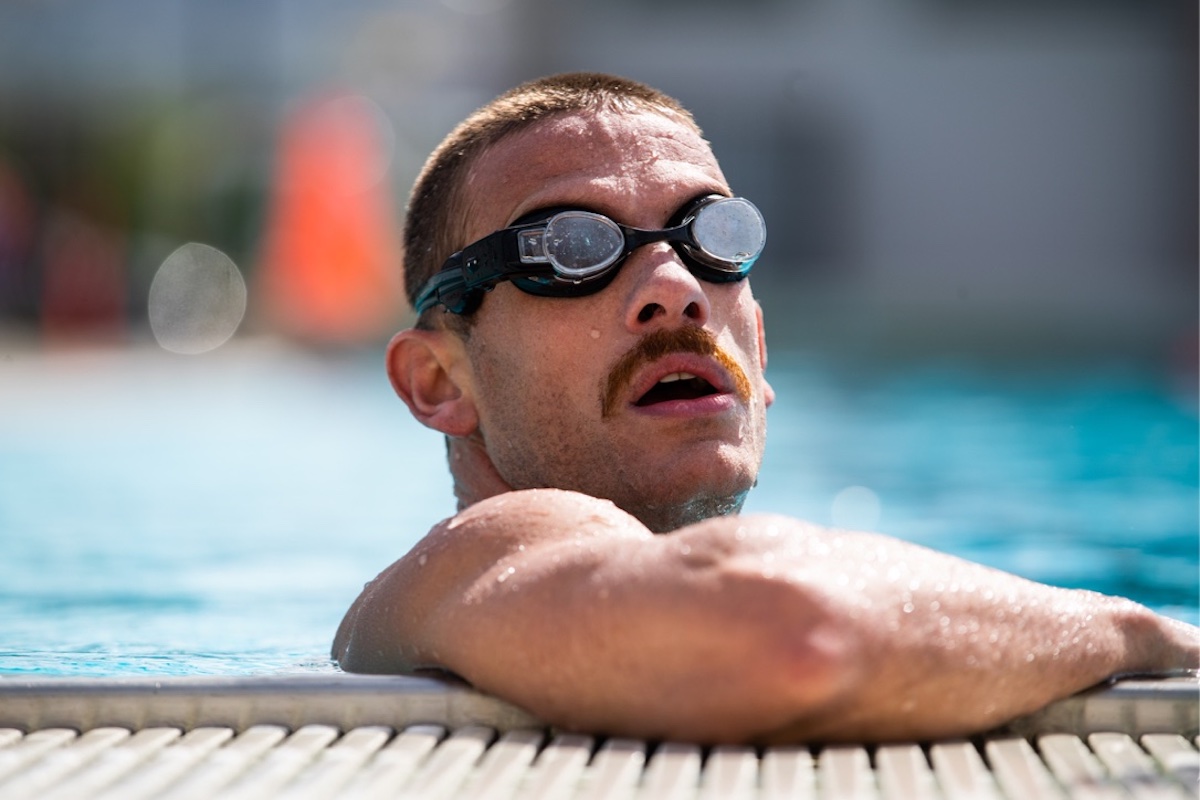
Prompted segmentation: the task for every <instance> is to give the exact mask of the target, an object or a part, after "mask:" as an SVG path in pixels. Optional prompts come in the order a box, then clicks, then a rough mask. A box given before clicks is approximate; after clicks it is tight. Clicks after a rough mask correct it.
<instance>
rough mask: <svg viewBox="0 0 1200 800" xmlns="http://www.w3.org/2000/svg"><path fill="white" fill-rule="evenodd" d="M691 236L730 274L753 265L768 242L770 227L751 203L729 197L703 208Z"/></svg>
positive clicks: (696, 219)
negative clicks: (726, 267) (726, 268)
mask: <svg viewBox="0 0 1200 800" xmlns="http://www.w3.org/2000/svg"><path fill="white" fill-rule="evenodd" d="M692 237H693V238H694V240H695V242H696V244H697V245H698V246H699V248H700V249H701V250H702V251H703V252H704V253H705V255H707V256H709V257H710V258H712V259H713V260H715V261H717V262H721V263H722V264H723V265H724V264H727V265H729V266H728V268H729V270H730V271H731V272H736V271H738V270H740V269H741V268H742V267H743V266H744V265H745V264H747V263H749V264H753V263H754V261H755V259H757V258H758V256H759V255H760V254H761V253H762V250H763V246H764V245H766V243H767V224H766V221H765V220H764V219H763V216H762V214H761V213H759V210H758V209H757V208H755V206H754V204H753V203H751V202H750V201H749V200H744V199H742V198H740V197H730V198H727V199H724V200H718V201H716V202H714V203H710V204H708V205H706V206H703V207H702V208H701V209H700V210H699V211H698V212H697V213H696V218H695V219H694V220H693V221H692Z"/></svg>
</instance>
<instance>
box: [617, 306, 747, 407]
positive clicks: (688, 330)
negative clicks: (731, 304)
mask: <svg viewBox="0 0 1200 800" xmlns="http://www.w3.org/2000/svg"><path fill="white" fill-rule="evenodd" d="M671 353H694V354H695V355H700V356H708V357H711V358H713V359H715V360H716V362H717V363H718V364H720V365H721V366H722V367H724V368H725V371H726V372H728V373H729V375H730V377H731V378H732V379H733V389H734V392H735V393H736V394H737V396H738V398H739V399H740V400H741V401H742V402H743V403H748V402H750V379H749V378H748V377H747V376H746V370H744V369H742V366H741V364H738V363H737V361H735V360H734V358H733V356H731V355H730V354H729V353H728V352H726V351H725V350H724V349H723V348H722V347H721V345H719V344H718V343H717V337H716V336H713V335H712V334H711V333H710V332H708V331H707V330H705V329H704V328H697V327H694V326H690V325H689V326H687V327H684V328H672V329H664V330H657V331H654V332H653V333H649V334H647V335H646V336H644V337H642V339H641V340H640V341H639V342H638V343H637V344H636V345H634V346H633V348H632V349H630V351H629V352H628V353H626V354H625V355H623V356H621V358H620V360H618V361H617V363H616V364H614V365H613V368H612V369H611V370H609V373H608V378H607V379H606V380H605V381H604V392H603V396H602V404H601V416H602V417H604V418H607V417H610V416H612V415H613V414H614V413H616V410H617V406H618V405H619V403H620V397H621V394H622V391H623V390H624V389H625V387H626V386H628V385H629V383H630V381H632V380H633V376H634V374H635V373H636V372H637V371H638V370H639V369H641V367H642V366H643V365H645V364H649V363H651V362H653V361H657V360H658V359H660V358H662V357H663V356H666V355H669V354H671Z"/></svg>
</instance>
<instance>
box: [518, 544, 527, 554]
mask: <svg viewBox="0 0 1200 800" xmlns="http://www.w3.org/2000/svg"><path fill="white" fill-rule="evenodd" d="M517 550H519V551H520V552H522V553H523V552H525V545H523V544H519V545H517Z"/></svg>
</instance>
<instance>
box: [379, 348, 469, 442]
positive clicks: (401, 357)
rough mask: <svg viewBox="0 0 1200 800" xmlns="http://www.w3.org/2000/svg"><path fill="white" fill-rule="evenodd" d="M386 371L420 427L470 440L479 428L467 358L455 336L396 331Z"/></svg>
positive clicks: (388, 354) (389, 349) (388, 349)
mask: <svg viewBox="0 0 1200 800" xmlns="http://www.w3.org/2000/svg"><path fill="white" fill-rule="evenodd" d="M387 373H388V378H389V379H390V380H391V382H392V388H393V389H395V390H396V394H398V395H400V399H401V400H403V401H404V404H405V405H407V406H408V410H409V411H411V412H412V415H413V416H414V417H416V418H417V421H418V422H420V423H421V424H422V425H425V426H426V427H429V428H433V429H434V430H436V431H441V432H442V433H444V434H446V435H448V436H470V435H471V434H472V433H474V432H475V431H476V430H477V429H478V427H479V414H478V412H477V410H476V408H475V401H474V398H473V395H472V393H471V387H470V384H469V373H467V371H466V354H465V353H464V352H463V347H462V341H461V340H460V339H459V338H458V337H457V336H455V335H454V334H453V333H451V332H449V331H445V330H435V331H427V330H417V329H416V328H410V329H409V330H406V331H401V332H400V333H397V334H396V335H395V336H393V337H392V341H391V342H389V343H388V348H387Z"/></svg>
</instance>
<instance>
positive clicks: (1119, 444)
mask: <svg viewBox="0 0 1200 800" xmlns="http://www.w3.org/2000/svg"><path fill="white" fill-rule="evenodd" d="M2 344H3V342H0V345H2ZM769 374H770V377H771V380H772V382H773V383H774V385H775V388H776V390H777V391H778V394H779V399H778V401H777V403H776V405H775V406H774V407H773V408H772V410H771V412H770V417H769V425H770V436H769V445H768V452H767V456H766V463H765V465H764V469H763V473H762V477H761V480H760V484H759V486H758V488H757V489H756V490H755V491H754V493H752V495H751V499H750V501H749V503H748V505H747V510H748V511H779V512H785V513H790V514H794V515H796V516H801V517H805V518H808V519H812V520H814V521H817V522H822V523H835V524H842V525H852V526H861V527H867V528H873V529H876V530H880V531H883V532H886V533H890V534H893V535H896V536H899V537H902V538H906V539H910V540H913V541H917V542H920V543H922V544H926V545H929V546H931V547H935V548H938V549H941V550H946V551H949V552H952V553H956V554H959V555H962V556H965V557H968V558H971V559H974V560H977V561H981V562H984V563H987V564H991V565H994V566H997V567H1000V568H1003V569H1007V570H1010V571H1013V572H1016V573H1019V574H1022V575H1025V576H1028V577H1031V578H1034V579H1038V580H1043V581H1047V582H1050V583H1055V584H1059V585H1065V586H1075V587H1086V588H1091V589H1095V590H1098V591H1105V592H1113V593H1118V594H1124V595H1127V596H1131V597H1133V598H1135V599H1137V600H1140V601H1141V602H1144V603H1147V604H1148V605H1150V606H1152V607H1154V608H1156V609H1158V610H1160V611H1162V612H1163V613H1167V614H1170V615H1173V616H1176V617H1179V618H1181V619H1185V620H1188V621H1191V622H1196V621H1197V618H1198V616H1200V614H1198V611H1197V607H1198V605H1200V598H1198V589H1197V575H1198V569H1200V567H1198V557H1197V556H1198V550H1200V539H1198V534H1197V530H1198V522H1197V514H1198V512H1197V469H1198V455H1197V449H1198V446H1197V442H1198V436H1197V414H1196V407H1195V406H1196V398H1195V396H1194V392H1193V393H1191V394H1188V393H1184V394H1182V395H1181V394H1180V393H1178V392H1175V391H1173V390H1172V388H1171V385H1170V384H1169V383H1168V382H1167V381H1165V380H1164V378H1163V376H1161V375H1159V374H1157V373H1155V372H1153V371H1149V370H1144V369H1138V368H1132V367H1128V366H1125V367H1121V366H1108V367H1104V368H1096V367H1090V368H1083V367H1078V368H1075V367H1063V366H1062V365H1058V366H1056V367H1055V368H1053V369H1030V368H1027V369H1020V370H1018V369H1012V368H1008V369H1003V370H1000V369H995V368H987V369H985V368H983V367H978V366H977V367H964V366H961V365H959V366H951V365H945V364H943V365H913V364H908V365H905V366H903V367H890V368H886V369H878V368H876V369H866V368H864V367H863V365H861V364H860V365H857V366H855V367H854V368H851V367H848V366H845V365H839V364H836V363H835V362H833V361H832V360H822V359H821V358H817V357H814V356H812V355H811V354H805V353H801V352H793V353H788V352H785V351H781V350H779V349H776V350H773V351H772V354H771V369H770V373H769ZM451 507H452V497H451V493H450V481H449V478H448V475H447V473H446V471H445V468H444V453H443V446H442V442H441V438H440V436H438V435H436V434H434V433H432V432H429V431H427V430H425V429H424V428H421V427H420V426H419V425H417V424H416V423H415V422H413V421H412V420H411V419H410V418H409V416H408V414H407V412H406V410H405V409H404V407H403V404H401V403H400V401H399V400H398V399H396V397H395V396H394V395H393V393H392V391H391V388H390V387H389V385H388V383H387V380H386V378H385V377H384V374H383V370H382V355H381V353H379V352H377V351H368V352H359V353H353V354H340V355H330V354H314V353H306V352H303V351H298V350H295V349H292V348H288V347H285V346H282V345H279V344H277V343H273V342H269V341H255V340H248V341H238V342H235V343H234V344H231V345H229V346H226V347H225V348H222V349H221V350H219V351H217V352H215V353H213V354H210V355H207V356H201V357H182V356H173V355H171V354H168V353H164V352H160V351H157V350H154V349H152V348H150V347H148V346H137V347H132V348H130V349H128V350H124V351H110V350H101V351H74V352H62V353H48V354H47V353H41V354H39V353H34V352H29V351H28V350H25V351H22V350H18V349H13V348H4V347H0V553H2V554H3V557H2V558H0V674H8V675H20V674H38V675H97V676H111V675H131V674H162V675H170V674H185V675H188V674H190V675H195V674H264V673H290V672H298V671H311V670H317V671H322V670H330V669H332V668H333V667H332V666H331V665H330V663H329V661H328V644H329V641H330V639H331V637H332V635H333V631H334V629H335V628H336V626H337V623H338V621H339V620H340V618H341V615H342V613H343V612H344V611H345V609H346V607H347V606H348V605H349V603H350V602H351V601H352V600H353V598H354V597H355V596H356V595H357V593H358V591H359V589H360V588H361V586H362V584H363V583H364V582H365V581H366V580H368V579H370V578H371V577H373V576H374V575H375V574H376V573H377V572H378V571H379V570H381V569H382V568H383V567H384V566H386V565H387V564H388V563H390V562H391V561H392V560H394V559H395V558H396V557H397V556H399V555H400V554H402V553H403V552H404V551H406V550H407V549H408V548H409V547H410V546H411V545H412V544H413V543H414V542H415V541H416V539H417V538H418V537H419V536H420V535H421V534H422V533H423V532H424V531H425V530H427V529H428V528H429V526H430V525H431V524H433V523H434V522H436V521H437V520H438V519H440V518H441V517H443V516H445V515H446V514H448V513H449V512H450V510H451Z"/></svg>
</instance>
